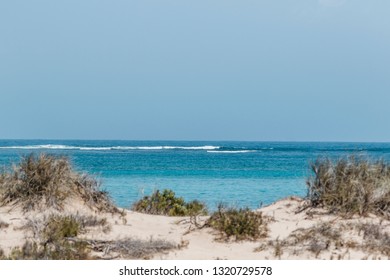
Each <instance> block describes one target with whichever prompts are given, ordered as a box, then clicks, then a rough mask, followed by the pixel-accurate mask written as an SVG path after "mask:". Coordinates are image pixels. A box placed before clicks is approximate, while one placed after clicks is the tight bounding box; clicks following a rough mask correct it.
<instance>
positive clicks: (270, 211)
mask: <svg viewBox="0 0 390 280" xmlns="http://www.w3.org/2000/svg"><path fill="white" fill-rule="evenodd" d="M303 205H304V201H302V200H301V199H298V198H287V199H284V200H281V201H278V202H276V203H274V204H272V205H269V206H267V207H264V208H262V209H259V210H258V211H262V212H263V214H264V215H266V216H267V217H268V220H269V223H268V228H269V233H268V237H267V238H265V239H261V240H258V241H254V242H249V241H244V242H234V241H229V242H226V241H218V237H219V236H220V235H219V234H218V233H217V232H216V231H214V230H212V229H210V228H206V227H204V228H197V227H195V226H194V224H193V223H191V222H190V219H189V218H187V217H184V218H183V217H166V216H155V215H147V214H141V213H136V212H132V211H128V210H125V214H124V216H120V215H118V214H116V215H113V214H101V213H96V212H93V211H91V210H89V209H87V208H85V207H83V206H82V205H81V204H80V203H77V202H73V204H71V205H68V207H67V209H66V210H65V211H62V213H65V212H66V213H76V212H77V213H84V214H88V215H91V214H92V215H98V216H99V217H106V218H107V219H108V221H109V223H110V225H111V231H110V232H108V233H103V232H102V231H101V230H98V229H95V230H92V231H90V232H88V233H86V234H84V235H83V237H85V238H89V239H98V240H115V239H121V238H126V237H134V238H141V239H150V238H153V239H165V240H169V241H172V242H174V243H176V244H180V245H181V246H180V249H177V250H173V251H170V252H168V253H163V254H157V255H154V256H153V258H154V259H316V258H319V259H340V258H341V259H366V258H368V259H378V258H381V259H387V258H388V257H387V255H386V252H380V250H379V249H375V248H374V247H373V246H374V245H372V244H371V243H372V242H371V243H370V244H368V245H370V246H368V245H367V242H368V241H367V240H369V238H366V239H363V237H364V232H363V231H362V230H360V229H359V225H362V224H367V223H369V224H370V226H371V225H379V224H380V229H381V230H382V231H383V233H382V235H380V236H379V237H383V238H385V237H386V232H387V233H389V232H390V223H389V222H388V221H382V220H381V219H380V218H379V217H374V216H372V217H366V218H352V219H344V218H341V217H338V216H334V215H330V214H327V213H325V212H324V211H318V210H313V209H311V210H310V209H307V210H304V211H301V212H298V210H299V209H300V207H302V206H303ZM47 214H48V213H47V212H45V213H43V212H31V213H29V214H23V213H22V211H20V209H18V208H14V209H11V208H10V207H1V208H0V221H3V222H5V223H6V224H8V227H3V228H1V229H0V248H2V249H3V250H4V252H5V253H8V252H10V250H11V249H12V248H13V247H15V246H20V245H22V244H23V243H24V241H25V240H26V238H30V237H31V234H29V233H28V232H25V231H24V230H23V229H21V227H22V225H23V224H24V223H25V222H26V221H27V220H28V219H36V218H39V217H40V216H43V215H47ZM205 219H206V217H200V221H199V223H200V224H202V222H203V221H205ZM321 225H322V227H321ZM370 226H368V227H370ZM312 228H317V229H319V230H317V231H310V232H309V230H310V229H312ZM304 229H306V231H302V230H304ZM297 230H298V233H299V232H300V233H302V232H305V234H306V235H305V234H303V233H302V234H301V235H302V236H306V239H305V238H301V239H303V240H300V241H299V242H298V241H297V239H298V238H297V237H296V236H297ZM292 234H295V237H294V236H292ZM373 236H374V237H375V235H373ZM377 236H378V235H377ZM308 237H310V238H308ZM385 241H386V240H385ZM389 242H390V238H389ZM363 245H364V246H363ZM389 245H390V244H389ZM363 247H364V248H363Z"/></svg>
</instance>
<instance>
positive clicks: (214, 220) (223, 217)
mask: <svg viewBox="0 0 390 280" xmlns="http://www.w3.org/2000/svg"><path fill="white" fill-rule="evenodd" d="M206 224H207V225H208V226H210V227H212V228H214V229H217V230H219V231H220V232H221V233H222V235H223V236H224V237H225V238H226V239H229V238H231V237H234V238H235V240H236V241H237V240H257V239H259V238H263V237H266V236H267V232H268V230H267V225H266V221H265V219H264V217H263V216H262V213H261V212H253V211H251V210H250V209H248V208H239V209H236V208H227V207H225V206H224V205H222V204H220V205H218V210H217V211H216V212H214V213H213V214H212V215H211V217H210V218H209V219H208V220H207V221H206Z"/></svg>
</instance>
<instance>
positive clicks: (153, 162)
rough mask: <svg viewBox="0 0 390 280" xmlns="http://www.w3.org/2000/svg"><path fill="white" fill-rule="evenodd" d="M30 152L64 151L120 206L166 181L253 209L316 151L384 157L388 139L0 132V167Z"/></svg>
mask: <svg viewBox="0 0 390 280" xmlns="http://www.w3.org/2000/svg"><path fill="white" fill-rule="evenodd" d="M31 153H35V154H39V153H48V154H54V155H65V156H67V157H68V158H69V159H70V160H71V162H72V163H73V165H74V167H75V169H76V170H77V171H80V172H88V173H89V174H91V175H92V176H95V177H96V178H97V179H98V180H99V181H100V182H101V185H102V189H104V190H106V191H108V192H109V194H110V196H111V198H112V199H113V201H114V202H115V203H116V204H117V205H118V206H120V207H124V208H129V207H131V205H132V204H133V203H134V202H135V201H136V200H138V199H140V198H141V197H143V196H144V195H148V194H151V193H152V192H153V191H154V190H157V189H160V190H162V189H167V188H168V189H172V190H173V191H174V192H175V193H176V194H177V195H178V196H182V197H184V198H185V199H186V200H192V199H198V200H200V201H203V202H205V203H206V204H207V206H208V208H209V209H210V210H214V209H216V207H217V205H218V204H219V203H225V204H227V205H231V206H236V207H249V208H252V209H255V208H258V207H260V206H264V205H267V204H270V203H272V202H275V201H277V200H279V199H282V198H285V197H287V196H291V195H295V196H301V197H304V196H305V195H306V192H307V189H306V180H307V178H308V177H309V176H311V171H310V168H309V166H310V162H313V161H315V160H316V159H317V158H319V157H330V158H334V159H336V158H340V157H345V156H348V155H352V154H353V155H362V156H367V157H369V158H373V159H376V158H378V159H379V158H382V159H385V160H390V143H309V142H249V141H248V142H230V141H119V140H117V141H112V140H110V141H101V140H99V141H93V140H88V141H86V140H83V141H81V140H0V166H1V167H4V168H9V167H10V166H11V165H12V164H13V163H18V161H20V159H21V158H22V157H23V156H25V155H29V154H31Z"/></svg>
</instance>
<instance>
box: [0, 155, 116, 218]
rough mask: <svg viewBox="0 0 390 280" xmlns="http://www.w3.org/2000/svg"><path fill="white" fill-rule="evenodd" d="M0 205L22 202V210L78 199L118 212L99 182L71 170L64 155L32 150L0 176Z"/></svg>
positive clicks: (99, 208) (51, 205)
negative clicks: (33, 152) (38, 153)
mask: <svg viewBox="0 0 390 280" xmlns="http://www.w3.org/2000/svg"><path fill="white" fill-rule="evenodd" d="M0 189H1V191H0V205H1V206H4V205H13V206H21V207H22V209H23V211H25V212H27V211H30V210H39V209H45V208H48V207H49V208H54V209H56V210H63V208H64V205H65V201H66V200H67V199H74V198H78V199H80V200H81V201H82V202H83V203H84V204H85V205H87V206H88V207H90V208H91V209H95V210H98V211H108V212H118V209H117V208H116V206H115V205H114V204H113V202H112V201H111V199H110V197H109V195H108V193H107V192H106V191H102V190H100V184H99V182H98V181H97V180H96V179H94V178H92V177H90V176H89V175H87V174H82V173H78V172H76V171H74V170H73V168H72V165H71V163H70V161H69V159H67V158H66V157H55V156H51V155H46V154H41V155H39V156H36V155H34V154H31V155H29V156H26V157H24V158H22V160H21V162H20V163H19V164H18V165H14V166H13V168H12V170H11V171H9V172H4V173H3V174H1V177H0Z"/></svg>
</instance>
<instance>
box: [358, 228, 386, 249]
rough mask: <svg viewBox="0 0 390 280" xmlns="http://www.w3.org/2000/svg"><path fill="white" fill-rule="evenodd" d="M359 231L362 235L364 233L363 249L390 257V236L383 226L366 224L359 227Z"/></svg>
mask: <svg viewBox="0 0 390 280" xmlns="http://www.w3.org/2000/svg"><path fill="white" fill-rule="evenodd" d="M358 230H359V232H360V233H361V232H363V240H364V243H363V245H362V247H363V249H366V250H367V249H368V250H369V251H370V252H380V253H382V254H384V255H386V256H388V257H389V256H390V235H389V234H388V233H387V232H385V231H383V229H382V226H381V225H379V224H373V223H364V224H360V225H358Z"/></svg>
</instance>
